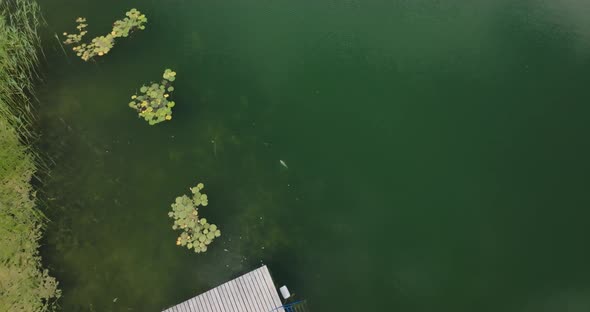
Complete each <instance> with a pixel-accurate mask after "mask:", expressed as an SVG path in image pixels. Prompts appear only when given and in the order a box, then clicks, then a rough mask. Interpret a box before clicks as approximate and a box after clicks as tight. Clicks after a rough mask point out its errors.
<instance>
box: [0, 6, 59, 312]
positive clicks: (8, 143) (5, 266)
mask: <svg viewBox="0 0 590 312" xmlns="http://www.w3.org/2000/svg"><path fill="white" fill-rule="evenodd" d="M0 12H1V14H0V147H1V148H0V311H48V310H51V309H52V308H53V307H54V306H55V299H57V298H58V297H59V295H60V291H59V289H58V288H57V282H56V280H55V279H54V278H53V277H51V276H50V275H49V273H48V271H47V270H45V269H43V267H42V265H41V258H40V256H39V252H38V249H39V239H40V238H41V235H42V230H43V227H44V221H45V217H44V215H43V214H42V213H41V211H39V210H38V208H37V207H36V204H35V201H36V195H35V190H34V189H33V187H32V185H31V180H32V179H33V177H34V175H35V172H36V171H37V169H38V159H39V158H38V157H37V155H36V153H35V151H34V149H33V148H32V146H31V145H32V142H34V133H33V132H32V131H31V125H32V122H33V121H34V111H33V105H32V104H31V101H30V99H31V98H34V93H33V83H34V81H35V80H36V79H37V78H38V77H37V76H38V75H37V72H36V65H37V64H38V61H39V60H38V56H37V52H39V37H38V34H37V29H38V27H39V26H40V25H41V20H42V17H41V15H40V10H39V6H38V5H37V4H36V3H35V2H34V1H29V0H0Z"/></svg>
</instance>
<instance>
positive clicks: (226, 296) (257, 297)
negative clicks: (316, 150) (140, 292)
mask: <svg viewBox="0 0 590 312" xmlns="http://www.w3.org/2000/svg"><path fill="white" fill-rule="evenodd" d="M281 305H282V304H281V299H280V298H279V293H278V292H277V289H276V287H275V285H274V282H273V280H272V277H271V275H270V272H269V270H268V268H267V267H266V266H262V267H260V268H258V269H256V270H253V271H251V272H248V273H246V274H243V275H241V276H239V277H237V278H235V279H233V280H231V281H228V282H226V283H223V284H221V285H219V286H217V287H215V288H213V289H211V290H208V291H206V292H204V293H202V294H200V295H198V296H195V297H193V298H190V299H188V300H186V301H184V302H181V303H179V304H177V305H175V306H172V307H169V308H167V309H165V310H164V312H269V311H271V310H272V309H274V308H277V307H280V306H281Z"/></svg>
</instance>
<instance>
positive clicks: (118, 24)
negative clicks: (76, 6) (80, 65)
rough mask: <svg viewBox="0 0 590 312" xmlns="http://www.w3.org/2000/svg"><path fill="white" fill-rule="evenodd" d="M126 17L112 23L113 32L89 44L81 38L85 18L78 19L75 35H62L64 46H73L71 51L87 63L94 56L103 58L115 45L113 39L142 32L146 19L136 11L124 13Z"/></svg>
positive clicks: (84, 27) (84, 29) (85, 32)
mask: <svg viewBox="0 0 590 312" xmlns="http://www.w3.org/2000/svg"><path fill="white" fill-rule="evenodd" d="M125 15H126V16H127V17H125V18H124V19H122V20H118V21H115V23H113V30H112V31H111V32H110V33H109V34H107V35H104V36H99V37H96V38H94V39H92V40H91V41H90V43H83V42H82V38H83V37H84V35H86V34H87V33H88V31H87V30H86V27H88V24H86V18H84V17H78V18H77V19H76V23H78V26H76V29H78V33H77V34H68V33H66V32H64V33H63V35H64V36H66V38H67V39H66V40H65V41H64V44H68V45H75V46H74V47H73V48H72V50H74V52H76V55H78V56H79V57H80V58H82V59H83V60H84V61H88V60H90V59H92V58H93V57H95V56H103V55H105V54H107V53H109V51H110V50H111V49H112V48H113V46H114V45H115V38H121V37H127V36H129V34H130V33H131V32H133V31H135V30H136V29H139V30H144V29H145V23H147V17H145V15H144V14H141V12H139V11H138V10H137V9H131V10H129V11H127V12H126V13H125Z"/></svg>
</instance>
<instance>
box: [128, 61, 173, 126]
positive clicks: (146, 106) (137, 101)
mask: <svg viewBox="0 0 590 312" xmlns="http://www.w3.org/2000/svg"><path fill="white" fill-rule="evenodd" d="M162 78H163V79H162V81H161V82H160V83H159V84H158V83H154V82H152V83H150V84H148V85H143V86H141V88H139V92H140V94H134V95H133V96H131V102H129V107H131V108H133V109H135V110H136V111H137V112H138V114H139V117H142V118H143V119H145V121H147V122H148V123H149V124H150V126H153V125H155V124H157V123H160V122H162V121H165V120H171V119H172V107H174V105H175V103H174V101H169V100H168V97H169V96H170V93H171V92H172V91H174V87H173V86H172V81H174V80H175V79H176V72H174V71H172V70H171V69H166V70H165V71H164V75H162Z"/></svg>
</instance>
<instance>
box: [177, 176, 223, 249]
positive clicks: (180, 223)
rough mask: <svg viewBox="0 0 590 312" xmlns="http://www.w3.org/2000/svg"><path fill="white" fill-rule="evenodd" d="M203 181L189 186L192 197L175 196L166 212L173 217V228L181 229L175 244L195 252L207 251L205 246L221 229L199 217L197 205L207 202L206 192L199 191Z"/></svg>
mask: <svg viewBox="0 0 590 312" xmlns="http://www.w3.org/2000/svg"><path fill="white" fill-rule="evenodd" d="M204 187H205V186H204V185H203V183H199V184H197V186H195V187H191V188H190V190H191V192H192V193H193V196H192V198H191V197H189V196H186V195H182V196H179V197H176V200H175V202H174V203H172V205H171V207H172V211H171V212H169V213H168V216H169V217H170V218H173V219H174V225H172V229H173V230H182V233H181V234H180V236H178V238H177V239H176V245H179V246H185V247H186V248H188V249H193V250H194V251H195V252H196V253H201V252H205V251H207V246H208V245H209V244H211V243H212V242H213V240H214V239H215V238H217V237H219V236H221V231H220V230H219V229H218V228H217V225H215V224H209V223H208V222H207V219H205V218H199V206H207V205H208V204H209V202H208V198H207V195H206V194H203V193H201V190H202V189H203V188H204Z"/></svg>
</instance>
